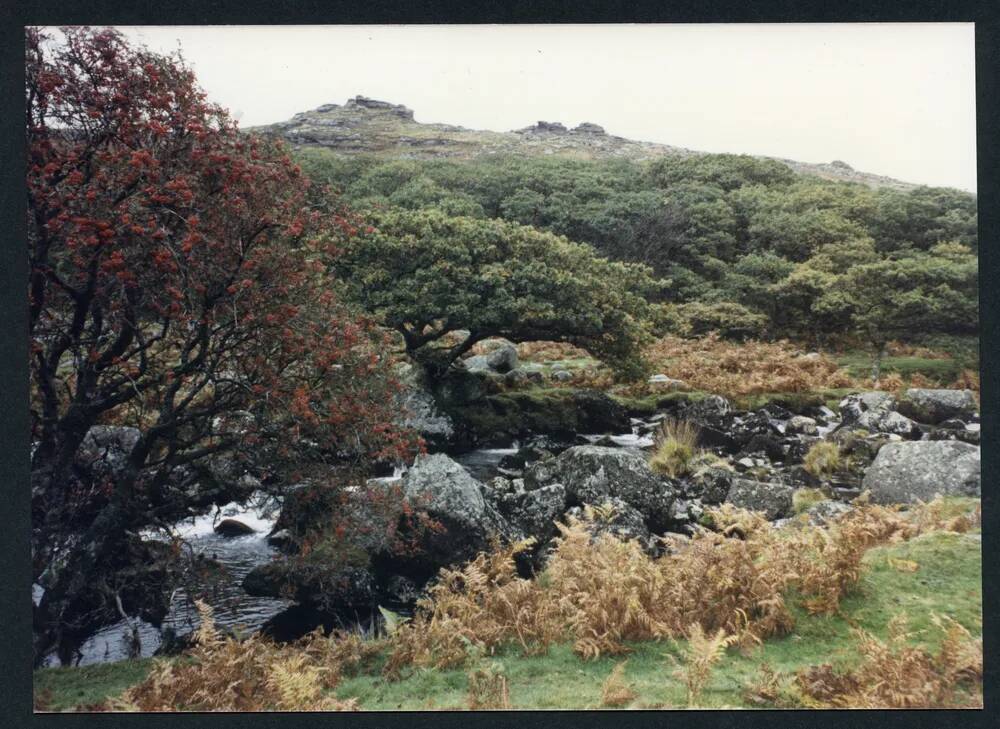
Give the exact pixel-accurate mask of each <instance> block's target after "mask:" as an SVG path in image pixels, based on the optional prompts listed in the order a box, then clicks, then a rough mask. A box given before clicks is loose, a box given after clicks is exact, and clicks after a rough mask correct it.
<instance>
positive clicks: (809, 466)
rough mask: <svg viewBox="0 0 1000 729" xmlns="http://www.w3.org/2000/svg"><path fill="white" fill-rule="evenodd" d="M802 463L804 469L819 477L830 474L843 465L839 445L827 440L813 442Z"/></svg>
mask: <svg viewBox="0 0 1000 729" xmlns="http://www.w3.org/2000/svg"><path fill="white" fill-rule="evenodd" d="M802 463H803V468H805V469H806V471H808V472H809V473H811V474H812V475H813V476H819V477H822V476H832V475H833V474H834V473H836V472H837V471H839V470H840V469H841V468H842V467H843V466H844V465H845V462H844V458H843V456H842V455H841V453H840V446H839V445H837V444H836V443H834V442H833V441H829V440H820V441H817V442H815V443H813V445H812V447H811V448H810V449H809V452H808V453H806V455H805V458H804V459H802Z"/></svg>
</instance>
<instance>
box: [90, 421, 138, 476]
mask: <svg viewBox="0 0 1000 729" xmlns="http://www.w3.org/2000/svg"><path fill="white" fill-rule="evenodd" d="M139 436H140V433H139V429H138V428H127V427H123V426H118V425H94V426H92V427H91V428H90V430H88V431H87V434H86V435H85V436H84V437H83V442H82V443H81V444H80V448H79V449H78V450H77V454H76V458H77V462H78V463H79V464H81V465H86V466H87V467H89V468H90V469H91V470H92V471H93V472H94V473H95V475H96V474H98V473H100V474H101V475H107V476H111V477H114V476H116V475H117V474H118V473H119V472H120V471H121V470H122V469H123V468H124V467H125V462H126V460H127V459H128V456H129V454H130V453H131V452H132V449H133V448H134V447H135V444H136V443H138V442H139Z"/></svg>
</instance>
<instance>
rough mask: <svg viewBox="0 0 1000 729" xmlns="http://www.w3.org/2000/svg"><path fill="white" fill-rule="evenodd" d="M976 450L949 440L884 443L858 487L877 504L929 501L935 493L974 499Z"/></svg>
mask: <svg viewBox="0 0 1000 729" xmlns="http://www.w3.org/2000/svg"><path fill="white" fill-rule="evenodd" d="M981 479H982V475H981V471H980V451H979V448H978V447H976V446H974V445H970V444H968V443H962V442H961V441H953V440H922V441H909V442H900V443H886V444H885V445H884V446H882V448H880V449H879V451H878V455H877V456H875V460H874V461H873V462H872V464H871V466H869V467H868V469H867V470H866V471H865V476H864V480H863V481H862V487H863V488H864V489H866V490H868V491H871V495H872V501H874V502H875V503H879V504H909V503H914V502H916V501H918V500H919V501H930V500H931V499H933V498H934V496H935V495H936V494H942V495H945V496H978V495H979V494H980V492H981V486H982V481H981Z"/></svg>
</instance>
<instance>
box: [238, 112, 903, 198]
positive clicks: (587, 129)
mask: <svg viewBox="0 0 1000 729" xmlns="http://www.w3.org/2000/svg"><path fill="white" fill-rule="evenodd" d="M253 131H256V132H258V133H263V134H273V135H278V136H280V137H283V138H284V139H285V140H287V141H288V142H289V143H291V144H292V145H295V146H305V147H325V148H327V149H331V150H333V151H336V152H339V153H343V154H362V153H365V154H376V155H379V156H384V157H396V158H413V159H432V158H441V157H447V158H458V159H471V158H475V157H485V156H490V155H509V154H516V155H524V156H542V155H554V156H563V157H573V158H578V159H608V158H615V157H620V158H625V159H631V160H642V159H654V158H657V157H664V156H674V157H688V156H692V155H700V154H707V153H705V152H697V151H694V150H690V149H684V148H682V147H674V146H671V145H668V144H658V143H655V142H639V141H633V140H629V139H625V138H624V137H617V136H614V135H611V134H608V133H607V132H606V131H605V130H604V129H603V128H602V127H600V126H599V125H597V124H593V123H589V122H588V123H584V124H580V125H579V126H577V127H574V128H572V129H568V128H566V127H565V126H563V125H562V124H560V123H558V122H544V121H540V122H538V123H536V124H534V125H532V126H530V127H525V128H523V129H517V130H514V131H510V132H493V131H486V130H474V129H466V128H464V127H459V126H453V125H450V124H424V123H421V122H418V121H416V120H415V119H414V115H413V111H412V110H411V109H408V108H407V107H405V106H402V105H400V104H391V103H388V102H385V101H376V100H374V99H369V98H366V97H364V96H356V97H355V98H353V99H349V100H348V101H347V103H346V104H344V105H340V104H324V105H322V106H320V107H318V108H316V109H313V110H311V111H303V112H300V113H298V114H296V115H295V116H293V117H292V118H291V119H289V120H287V121H283V122H278V123H276V124H271V125H267V126H261V127H254V128H253ZM778 161H780V162H783V163H784V164H786V165H788V167H790V168H791V169H792V170H794V171H795V172H798V173H802V174H810V175H817V176H819V177H822V178H824V179H828V180H840V181H845V182H860V183H863V184H866V185H870V186H872V187H891V188H896V189H902V190H907V189H912V188H914V187H916V185H914V184H911V183H907V182H902V181H900V180H894V179H892V178H890V177H884V176H881V175H874V174H870V173H867V172H859V171H857V170H855V169H853V168H852V167H851V166H850V165H848V164H846V163H845V162H841V161H833V162H829V163H821V164H813V163H808V162H797V161H795V160H788V159H779V160H778Z"/></svg>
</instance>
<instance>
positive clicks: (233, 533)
mask: <svg viewBox="0 0 1000 729" xmlns="http://www.w3.org/2000/svg"><path fill="white" fill-rule="evenodd" d="M214 531H215V533H216V534H218V535H219V536H220V537H244V536H246V535H248V534H256V530H255V529H254V528H253V527H250V526H247V525H246V524H244V523H243V522H241V521H240V520H239V519H223V520H222V521H220V522H219V523H218V524H216V525H215V530H214Z"/></svg>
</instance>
